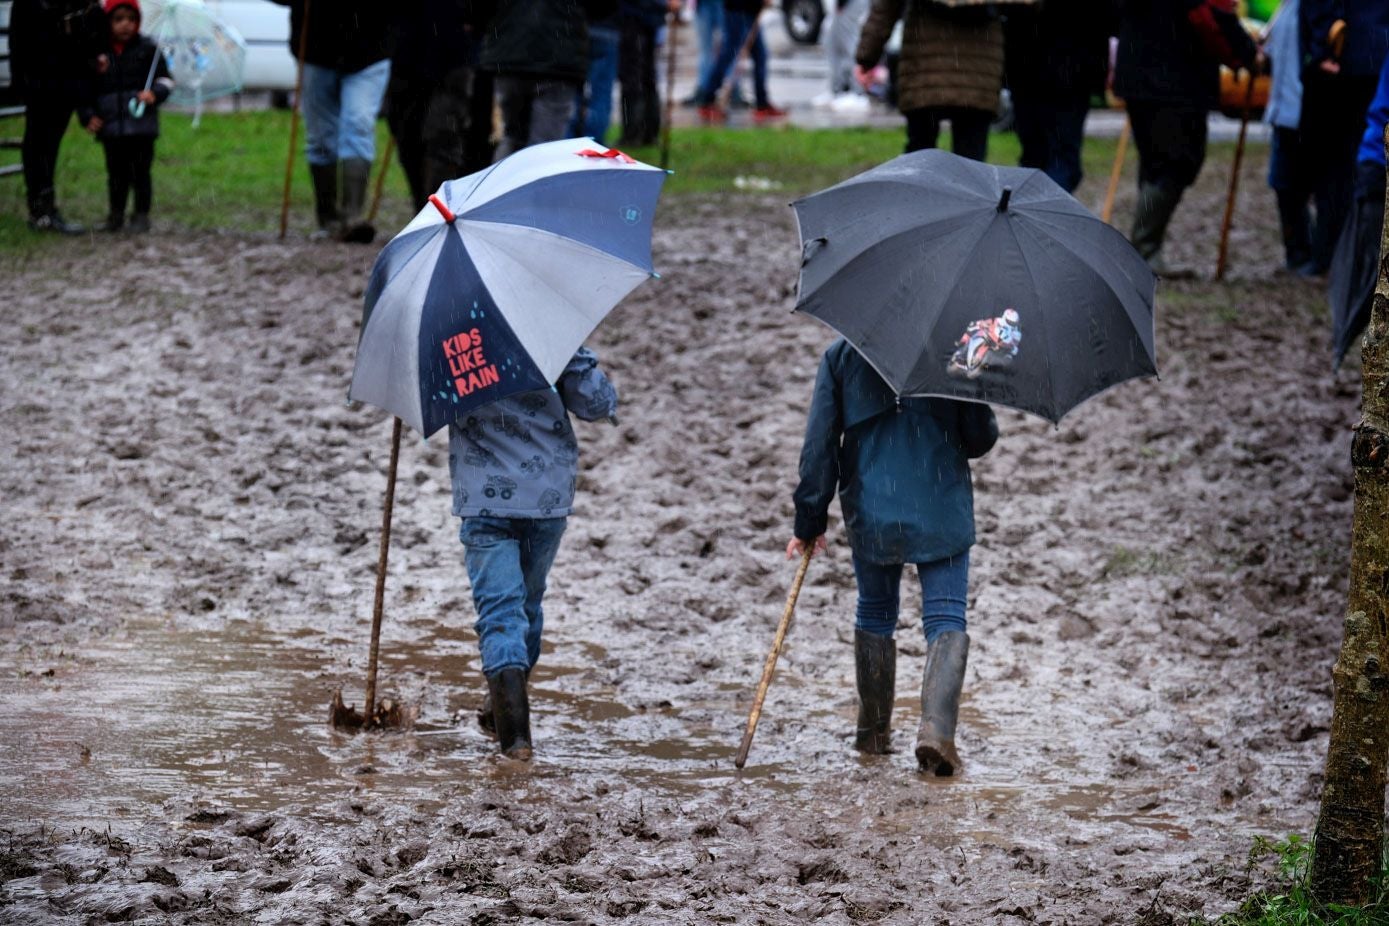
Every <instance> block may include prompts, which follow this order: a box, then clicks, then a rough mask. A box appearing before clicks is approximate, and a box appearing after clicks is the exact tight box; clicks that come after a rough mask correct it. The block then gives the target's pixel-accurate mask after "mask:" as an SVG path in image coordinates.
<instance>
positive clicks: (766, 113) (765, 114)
mask: <svg viewBox="0 0 1389 926" xmlns="http://www.w3.org/2000/svg"><path fill="white" fill-rule="evenodd" d="M785 118H786V110H784V109H781V108H780V107H777V106H773V105H772V104H770V103H768V104H767V105H766V106H759V107H757V108H756V109H754V110H753V111H752V121H753V122H770V121H771V120H773V119H785Z"/></svg>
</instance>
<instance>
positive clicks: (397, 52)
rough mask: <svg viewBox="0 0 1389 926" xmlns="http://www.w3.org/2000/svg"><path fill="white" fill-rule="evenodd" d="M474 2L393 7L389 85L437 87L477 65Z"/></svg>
mask: <svg viewBox="0 0 1389 926" xmlns="http://www.w3.org/2000/svg"><path fill="white" fill-rule="evenodd" d="M475 7H476V4H475V3H473V0H406V2H399V3H397V4H396V5H395V9H396V15H395V21H394V27H393V28H394V38H393V40H392V42H391V81H392V83H393V84H396V85H399V84H400V83H401V82H402V81H405V82H408V83H410V84H411V85H414V84H416V83H418V85H419V86H420V87H434V86H437V85H438V84H439V83H440V82H441V81H443V79H444V78H445V76H447V75H448V74H451V73H452V72H454V71H456V70H458V69H459V68H463V67H473V66H476V64H477V46H478V41H479V36H480V35H481V25H482V24H481V23H480V22H478V19H477V16H478V14H477V11H476V9H475Z"/></svg>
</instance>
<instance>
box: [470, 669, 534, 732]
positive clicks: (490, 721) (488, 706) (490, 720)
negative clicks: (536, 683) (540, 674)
mask: <svg viewBox="0 0 1389 926" xmlns="http://www.w3.org/2000/svg"><path fill="white" fill-rule="evenodd" d="M530 680H531V674H530V673H529V672H527V673H526V683H527V684H530ZM477 725H478V726H479V727H480V728H481V729H482V732H483V733H486V734H487V735H488V736H490V737H492V738H493V739H496V738H497V718H496V714H495V712H494V709H493V704H492V686H491V685H488V686H487V691H486V692H484V693H483V696H482V707H480V708H478V709H477Z"/></svg>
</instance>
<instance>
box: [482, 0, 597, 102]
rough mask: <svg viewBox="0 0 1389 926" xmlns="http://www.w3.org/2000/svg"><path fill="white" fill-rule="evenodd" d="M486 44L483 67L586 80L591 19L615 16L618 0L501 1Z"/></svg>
mask: <svg viewBox="0 0 1389 926" xmlns="http://www.w3.org/2000/svg"><path fill="white" fill-rule="evenodd" d="M492 8H493V10H494V12H493V13H492V15H491V16H490V17H489V18H488V21H487V26H486V30H485V35H484V38H483V44H482V62H481V63H482V66H483V67H484V68H486V69H487V70H489V71H495V72H497V73H498V74H505V75H508V76H512V77H531V78H535V79H537V80H569V81H576V82H582V81H583V80H584V79H585V78H586V77H587V76H588V23H589V21H590V20H593V21H596V20H599V19H603V18H606V17H608V16H612V15H613V14H614V13H615V12H616V10H617V3H616V0H497V2H496V3H494V4H492Z"/></svg>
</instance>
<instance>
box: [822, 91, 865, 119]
mask: <svg viewBox="0 0 1389 926" xmlns="http://www.w3.org/2000/svg"><path fill="white" fill-rule="evenodd" d="M872 107H873V104H872V102H871V101H869V99H868V97H866V96H864V95H863V94H862V93H854V92H853V91H852V90H851V91H849V92H848V93H841V94H838V95H837V96H835V98H834V100H833V101H831V103H830V109H832V110H834V111H835V112H837V113H846V114H856V113H866V112H868V111H869V110H870V109H871V108H872Z"/></svg>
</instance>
